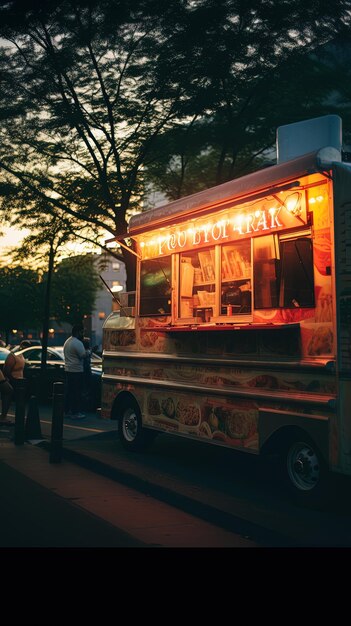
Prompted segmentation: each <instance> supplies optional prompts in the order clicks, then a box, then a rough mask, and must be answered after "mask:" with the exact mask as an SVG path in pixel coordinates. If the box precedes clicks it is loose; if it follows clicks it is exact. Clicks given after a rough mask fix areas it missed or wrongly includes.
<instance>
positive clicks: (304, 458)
mask: <svg viewBox="0 0 351 626" xmlns="http://www.w3.org/2000/svg"><path fill="white" fill-rule="evenodd" d="M287 466H288V474H289V477H290V480H291V482H292V483H293V485H294V486H295V487H297V488H298V489H300V490H302V491H310V490H312V489H313V488H314V487H315V486H316V485H317V483H318V481H319V479H320V464H319V459H318V455H317V453H316V452H315V451H314V450H313V448H311V446H309V445H308V444H306V443H303V442H301V443H295V444H294V445H293V446H292V447H291V448H290V450H289V453H288V456H287Z"/></svg>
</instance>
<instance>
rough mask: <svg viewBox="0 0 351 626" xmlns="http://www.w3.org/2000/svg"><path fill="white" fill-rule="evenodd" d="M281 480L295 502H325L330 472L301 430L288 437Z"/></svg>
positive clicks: (315, 503)
mask: <svg viewBox="0 0 351 626" xmlns="http://www.w3.org/2000/svg"><path fill="white" fill-rule="evenodd" d="M281 460H282V469H283V479H284V482H285V484H286V485H287V487H288V489H289V491H290V493H291V495H292V496H293V498H294V500H295V501H296V502H297V503H298V504H302V505H312V506H314V505H320V504H324V503H325V502H326V501H327V499H328V496H329V491H328V488H329V471H328V467H327V465H326V463H325V461H324V459H323V457H322V455H321V453H320V451H319V450H318V447H317V446H316V444H315V443H314V442H313V441H312V439H310V438H309V437H308V435H306V434H304V433H299V434H298V435H297V434H296V435H295V437H293V438H291V439H289V440H287V441H286V442H285V445H284V452H283V454H282V457H281Z"/></svg>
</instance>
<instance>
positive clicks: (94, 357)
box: [52, 346, 102, 366]
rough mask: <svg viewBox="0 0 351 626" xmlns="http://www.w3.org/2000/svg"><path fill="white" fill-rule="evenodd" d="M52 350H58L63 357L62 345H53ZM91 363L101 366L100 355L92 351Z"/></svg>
mask: <svg viewBox="0 0 351 626" xmlns="http://www.w3.org/2000/svg"><path fill="white" fill-rule="evenodd" d="M52 350H56V352H58V353H59V354H60V355H61V356H62V358H63V346H53V347H52ZM91 364H92V365H94V366H96V365H101V366H102V358H101V356H99V355H98V354H96V353H95V352H92V355H91Z"/></svg>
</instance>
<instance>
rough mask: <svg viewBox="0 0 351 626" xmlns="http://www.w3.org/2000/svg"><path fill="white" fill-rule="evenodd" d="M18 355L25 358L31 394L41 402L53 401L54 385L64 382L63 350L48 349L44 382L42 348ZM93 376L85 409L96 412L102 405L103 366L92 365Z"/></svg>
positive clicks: (28, 350)
mask: <svg viewBox="0 0 351 626" xmlns="http://www.w3.org/2000/svg"><path fill="white" fill-rule="evenodd" d="M17 354H23V356H24V358H25V362H26V363H25V367H24V377H25V378H26V379H27V380H28V381H29V394H30V395H34V396H36V397H37V399H38V400H39V401H41V402H46V401H48V400H51V399H52V397H53V384H54V383H56V382H63V381H64V364H65V363H64V358H63V350H62V349H61V350H56V349H54V348H51V347H48V349H47V360H46V371H45V376H44V380H43V375H42V372H41V357H42V346H31V347H30V348H25V349H24V350H20V351H19V352H18V353H17ZM91 374H92V376H91V382H90V384H89V386H87V388H86V389H85V390H84V393H83V408H84V410H86V411H95V410H96V409H97V408H98V407H99V406H100V405H101V374H102V368H101V365H93V364H92V367H91Z"/></svg>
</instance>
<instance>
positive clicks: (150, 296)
mask: <svg viewBox="0 0 351 626" xmlns="http://www.w3.org/2000/svg"><path fill="white" fill-rule="evenodd" d="M171 261H172V257H171V256H167V257H163V258H161V259H147V260H145V261H142V262H141V264H140V303H139V314H140V315H169V314H170V313H171V293H172V270H171Z"/></svg>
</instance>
